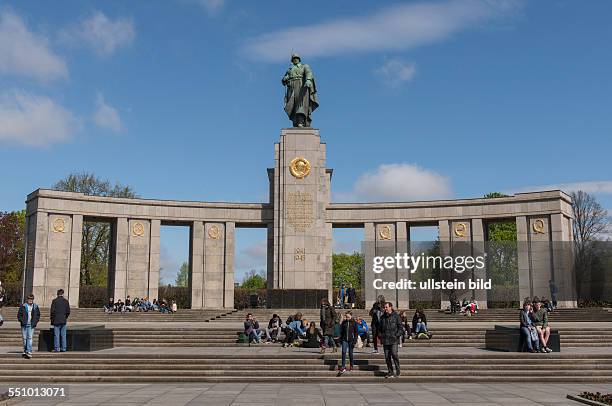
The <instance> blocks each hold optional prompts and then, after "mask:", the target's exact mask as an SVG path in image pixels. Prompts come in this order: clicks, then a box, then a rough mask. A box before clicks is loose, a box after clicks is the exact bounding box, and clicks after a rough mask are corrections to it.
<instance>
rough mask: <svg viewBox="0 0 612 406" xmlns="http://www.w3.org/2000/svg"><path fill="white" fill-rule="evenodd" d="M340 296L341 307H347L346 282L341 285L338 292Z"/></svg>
mask: <svg viewBox="0 0 612 406" xmlns="http://www.w3.org/2000/svg"><path fill="white" fill-rule="evenodd" d="M338 298H339V299H340V308H341V309H345V308H346V286H345V285H344V283H343V284H342V285H340V290H339V292H338Z"/></svg>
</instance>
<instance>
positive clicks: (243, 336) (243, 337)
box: [238, 333, 249, 344]
mask: <svg viewBox="0 0 612 406" xmlns="http://www.w3.org/2000/svg"><path fill="white" fill-rule="evenodd" d="M238 343H239V344H248V343H249V337H248V336H247V335H246V334H244V333H240V334H238Z"/></svg>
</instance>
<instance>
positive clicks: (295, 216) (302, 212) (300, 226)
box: [287, 192, 314, 233]
mask: <svg viewBox="0 0 612 406" xmlns="http://www.w3.org/2000/svg"><path fill="white" fill-rule="evenodd" d="M313 211H314V210H313V200H312V194H311V193H307V192H289V193H288V195H287V222H288V223H289V224H290V225H291V226H292V227H293V229H294V230H295V231H296V232H299V233H303V232H304V231H306V230H307V229H309V228H310V226H311V225H312V222H313V217H314V213H313Z"/></svg>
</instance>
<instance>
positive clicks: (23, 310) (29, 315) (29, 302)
mask: <svg viewBox="0 0 612 406" xmlns="http://www.w3.org/2000/svg"><path fill="white" fill-rule="evenodd" d="M17 320H19V323H20V324H21V336H22V337H23V356H24V357H25V358H32V337H33V336H34V330H35V329H36V325H37V324H38V321H39V320H40V309H39V308H38V305H37V304H36V303H34V295H29V296H28V298H27V299H26V302H25V303H23V304H22V305H21V306H20V307H19V311H18V312H17Z"/></svg>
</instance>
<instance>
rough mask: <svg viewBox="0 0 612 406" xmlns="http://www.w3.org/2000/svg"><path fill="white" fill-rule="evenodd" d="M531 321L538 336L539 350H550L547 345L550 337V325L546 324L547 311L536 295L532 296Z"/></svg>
mask: <svg viewBox="0 0 612 406" xmlns="http://www.w3.org/2000/svg"><path fill="white" fill-rule="evenodd" d="M531 321H532V322H533V324H534V325H535V328H536V331H537V332H538V336H539V337H540V347H541V350H540V351H541V352H552V350H551V349H550V348H549V347H548V339H549V338H550V326H549V325H548V311H547V310H546V309H545V308H544V307H543V306H542V302H541V301H540V299H538V298H537V297H534V298H533V312H532V313H531Z"/></svg>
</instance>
